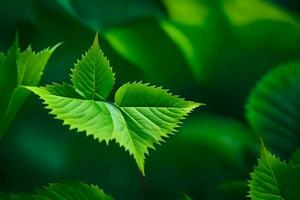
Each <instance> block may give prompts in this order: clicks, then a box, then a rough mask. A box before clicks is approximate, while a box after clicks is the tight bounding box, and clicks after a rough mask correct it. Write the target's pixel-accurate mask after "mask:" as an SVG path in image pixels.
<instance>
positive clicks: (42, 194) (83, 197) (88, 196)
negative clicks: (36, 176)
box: [0, 181, 113, 200]
mask: <svg viewBox="0 0 300 200" xmlns="http://www.w3.org/2000/svg"><path fill="white" fill-rule="evenodd" d="M0 199H2V200H41V199H45V200H46V199H53V200H54V199H61V200H113V198H112V197H111V196H109V195H107V194H105V193H104V192H103V190H102V189H100V188H99V187H98V186H96V185H87V184H85V183H82V182H74V181H73V182H67V183H52V184H49V185H48V186H45V187H43V188H41V189H37V190H36V192H35V194H3V193H0Z"/></svg>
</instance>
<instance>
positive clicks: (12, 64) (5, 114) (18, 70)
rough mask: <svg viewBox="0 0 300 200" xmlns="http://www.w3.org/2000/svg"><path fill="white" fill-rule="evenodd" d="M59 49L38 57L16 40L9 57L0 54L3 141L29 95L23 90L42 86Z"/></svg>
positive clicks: (0, 123) (48, 51)
mask: <svg viewBox="0 0 300 200" xmlns="http://www.w3.org/2000/svg"><path fill="white" fill-rule="evenodd" d="M56 47H57V46H54V47H53V48H51V49H45V50H43V51H41V52H38V53H35V52H34V51H32V49H31V47H30V46H29V47H28V48H27V49H26V50H25V51H23V52H20V48H19V41H18V38H16V40H15V42H14V44H13V45H12V46H11V47H10V49H9V50H8V52H7V54H6V55H5V54H4V53H2V52H0V74H1V78H0V91H2V92H3V96H2V97H1V100H0V138H1V137H2V136H3V135H4V134H5V132H6V131H7V129H8V127H9V126H10V124H11V122H12V120H13V119H14V117H15V115H16V113H17V112H18V110H19V109H20V108H21V106H22V105H23V103H24V101H25V100H26V99H27V97H28V95H29V93H28V91H24V90H23V89H22V88H21V87H20V86H23V85H27V86H36V85H38V84H39V82H40V80H41V76H42V74H43V71H44V68H45V65H46V64H47V62H48V60H49V58H50V56H51V55H52V53H53V52H54V50H55V49H56Z"/></svg>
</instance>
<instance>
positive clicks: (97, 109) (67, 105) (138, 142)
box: [26, 35, 203, 174]
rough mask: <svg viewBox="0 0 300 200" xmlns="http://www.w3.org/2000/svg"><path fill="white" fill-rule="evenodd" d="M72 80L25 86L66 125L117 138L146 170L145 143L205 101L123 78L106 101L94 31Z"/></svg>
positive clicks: (106, 68) (105, 67)
mask: <svg viewBox="0 0 300 200" xmlns="http://www.w3.org/2000/svg"><path fill="white" fill-rule="evenodd" d="M71 81H72V83H73V85H70V84H66V83H64V84H53V85H48V86H45V87H26V88H27V89H29V90H31V91H33V92H34V93H35V94H37V95H39V96H40V97H41V98H42V99H43V100H44V101H45V104H46V105H47V107H46V108H48V109H50V110H51V112H50V113H51V114H53V115H56V118H57V119H60V120H63V121H64V124H65V125H70V129H77V130H78V131H79V132H81V131H86V134H87V135H92V136H93V137H94V139H97V140H99V141H100V142H101V141H105V142H106V143H107V144H108V142H109V141H110V140H115V141H116V142H117V143H119V144H120V146H123V147H124V148H125V149H126V150H127V151H129V153H130V155H133V157H134V159H135V161H136V163H137V165H138V167H139V169H140V170H141V172H142V173H143V174H144V160H145V154H148V148H153V149H154V144H159V143H160V142H162V141H164V138H163V137H168V134H172V133H174V132H175V129H176V128H177V127H179V124H180V123H181V120H183V119H184V118H185V117H186V116H187V114H188V113H189V112H191V111H192V110H193V109H194V108H196V107H198V106H200V105H203V104H199V103H194V102H191V101H185V100H184V99H183V98H179V96H175V95H172V94H171V93H169V92H168V91H167V90H164V89H162V88H161V87H155V86H150V85H149V84H145V83H142V82H133V83H127V84H124V85H123V86H121V87H120V88H119V89H118V90H117V92H116V94H115V103H112V102H109V101H108V100H107V97H108V96H109V94H110V92H111V90H112V88H113V85H114V74H113V72H112V69H111V67H110V64H109V61H108V60H107V59H106V58H105V57H104V55H103V53H102V51H101V50H100V47H99V44H98V36H97V35H96V38H95V40H94V43H93V45H92V47H91V48H90V50H89V51H88V52H87V53H86V54H85V55H83V56H82V58H81V60H79V61H78V62H77V63H76V64H75V66H74V69H72V73H71Z"/></svg>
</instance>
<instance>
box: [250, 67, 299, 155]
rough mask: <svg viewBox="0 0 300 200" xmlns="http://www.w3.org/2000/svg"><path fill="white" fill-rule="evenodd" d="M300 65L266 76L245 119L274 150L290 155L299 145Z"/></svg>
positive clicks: (253, 95) (251, 99) (255, 90)
mask: <svg viewBox="0 0 300 200" xmlns="http://www.w3.org/2000/svg"><path fill="white" fill-rule="evenodd" d="M299 85H300V63H299V62H297V63H289V64H284V65H282V66H279V67H277V68H275V69H274V70H272V71H270V72H269V73H267V74H266V75H265V76H264V77H263V78H262V80H260V81H259V82H258V84H257V86H256V87H255V88H254V89H253V91H252V92H251V95H250V97H249V100H248V103H247V105H246V117H247V119H248V121H249V123H250V125H251V126H252V128H253V129H254V130H255V131H256V132H257V133H258V134H259V135H261V136H262V137H263V138H264V140H265V141H266V142H267V144H268V145H270V147H271V148H273V149H275V150H277V151H278V152H281V153H284V154H286V155H290V154H291V153H292V152H294V151H295V149H296V147H297V146H299V145H300V135H299V131H300V129H299V125H298V124H299V120H300V114H299V112H298V110H299V106H300V102H299V98H298V97H299V95H300V87H299Z"/></svg>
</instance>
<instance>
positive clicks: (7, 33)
mask: <svg viewBox="0 0 300 200" xmlns="http://www.w3.org/2000/svg"><path fill="white" fill-rule="evenodd" d="M299 5H300V4H299V2H298V1H297V0H290V1H284V0H281V1H280V0H276V1H275V0H274V1H266V0H265V1H264V0H262V1H259V0H245V1H244V0H215V1H211V0H89V1H85V0H73V1H72V0H42V1H38V0H36V1H35V0H0V50H2V51H4V50H7V48H8V47H9V45H10V44H11V43H12V41H13V38H14V36H15V34H16V30H18V32H19V36H20V43H21V47H22V49H25V48H26V47H27V45H28V44H30V43H31V44H32V46H33V49H35V50H41V49H43V48H45V47H48V46H53V45H54V44H56V43H58V42H61V41H63V45H62V46H60V47H59V48H58V49H57V50H56V51H55V53H54V54H53V56H52V58H51V59H50V61H49V63H48V65H47V66H46V70H45V73H44V76H43V78H42V82H41V85H44V84H47V83H52V82H62V81H68V79H69V72H70V68H71V67H72V66H73V63H74V62H75V61H76V59H78V58H80V56H81V54H83V53H84V52H85V51H86V50H87V49H88V48H89V46H90V45H91V43H92V41H93V38H94V36H95V33H96V32H99V35H100V46H101V48H102V49H103V51H104V53H105V54H106V55H107V57H108V58H109V60H110V62H111V65H112V66H113V70H114V72H115V73H116V87H115V89H116V88H118V87H119V86H120V85H122V84H124V83H126V82H128V81H139V80H142V81H144V82H151V83H152V84H155V85H162V86H164V87H165V88H169V89H171V91H172V92H173V93H175V94H180V95H181V96H183V97H185V98H187V99H189V100H193V101H197V102H201V103H206V104H207V106H205V107H201V108H200V109H197V110H196V111H195V112H193V113H192V114H191V115H190V116H189V117H188V119H187V120H186V121H185V122H184V123H183V125H182V127H181V128H180V129H179V132H178V134H177V135H175V136H172V137H171V138H170V139H168V140H167V142H166V143H164V144H163V145H161V146H157V147H156V151H153V150H151V151H150V156H148V157H147V159H146V166H145V169H146V171H145V172H146V177H145V178H143V177H142V176H141V175H140V173H139V170H138V168H137V166H136V164H135V162H134V160H133V159H132V157H130V156H129V154H128V152H125V151H124V149H122V148H120V147H119V146H118V145H117V144H115V143H113V142H112V143H111V144H109V146H107V145H106V144H105V143H101V144H99V143H98V142H97V141H94V140H93V139H92V137H86V136H85V135H84V134H82V133H75V132H74V131H69V130H68V127H65V126H62V122H61V121H57V120H54V119H53V117H52V116H50V115H48V114H47V111H46V110H44V109H43V106H42V104H41V102H40V101H39V100H38V98H37V97H36V96H33V95H32V96H31V97H30V98H29V99H28V101H27V102H26V103H25V105H24V107H23V108H22V110H21V111H20V112H19V115H18V116H17V118H16V120H15V121H14V123H13V125H12V126H11V128H10V130H9V131H8V133H7V134H6V135H5V137H3V139H2V140H1V141H0V191H1V192H32V191H33V189H34V188H36V187H39V186H41V185H45V184H47V183H49V182H60V181H65V180H81V181H84V182H86V183H93V184H98V185H99V186H100V187H101V188H103V189H104V191H105V192H107V193H109V194H111V195H112V196H113V197H114V198H115V199H177V198H180V196H182V194H183V193H186V194H188V195H190V196H191V197H192V198H194V199H243V198H245V196H246V191H247V190H248V189H247V186H246V180H247V179H249V173H250V172H251V171H252V166H253V165H254V164H255V163H256V158H257V156H258V154H257V152H258V150H257V149H258V148H257V147H258V143H259V142H258V141H259V140H258V137H257V135H256V134H255V133H253V131H252V129H251V128H249V125H248V124H247V121H246V119H245V117H244V116H245V109H244V107H245V103H246V102H247V97H248V96H249V94H250V91H251V89H252V88H253V87H254V86H255V84H256V82H257V81H258V80H259V79H260V78H261V77H262V76H263V75H264V74H265V73H266V72H267V71H268V70H270V69H272V68H274V67H276V66H277V65H279V64H282V63H285V62H288V61H295V60H297V59H299V58H300V21H299V16H298V15H299V12H298V11H299V9H300V6H299ZM0 78H1V74H0ZM112 97H113V96H111V98H112ZM0 98H1V97H0Z"/></svg>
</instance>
